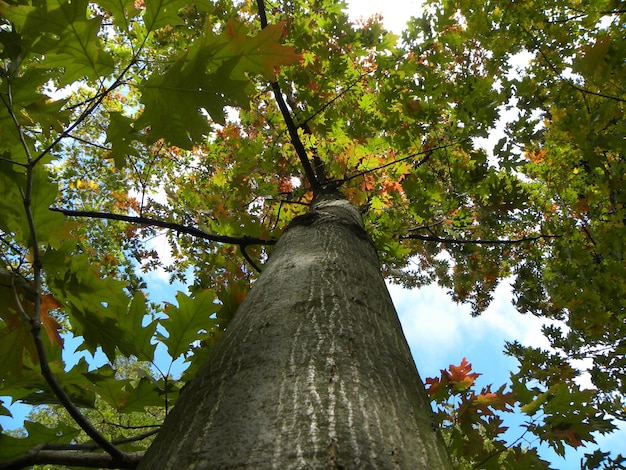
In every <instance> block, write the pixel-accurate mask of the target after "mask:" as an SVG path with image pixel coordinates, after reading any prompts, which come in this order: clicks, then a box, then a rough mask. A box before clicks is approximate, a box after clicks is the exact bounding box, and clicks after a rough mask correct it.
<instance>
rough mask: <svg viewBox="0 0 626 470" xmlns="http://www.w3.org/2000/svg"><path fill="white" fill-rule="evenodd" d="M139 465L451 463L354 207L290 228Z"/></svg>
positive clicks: (336, 201) (337, 207)
mask: <svg viewBox="0 0 626 470" xmlns="http://www.w3.org/2000/svg"><path fill="white" fill-rule="evenodd" d="M140 468H146V469H155V468H158V469H177V470H179V469H235V468H238V469H243V468H248V469H270V468H275V469H281V470H283V469H407V470H415V469H442V468H451V466H450V463H449V459H448V456H447V453H446V449H445V446H444V444H443V441H442V439H441V437H440V435H439V433H438V431H437V430H436V429H434V426H433V420H432V411H431V408H430V403H429V400H428V397H427V396H426V393H425V391H424V387H423V385H422V382H421V380H420V378H419V376H418V373H417V370H416V368H415V364H414V363H413V359H412V357H411V354H410V351H409V348H408V345H407V343H406V340H405V339H404V335H403V333H402V329H401V326H400V322H399V320H398V317H397V314H396V311H395V309H394V307H393V304H392V301H391V298H390V297H389V293H388V291H387V287H386V285H385V283H384V281H383V278H382V275H381V274H380V267H379V263H378V258H377V255H376V251H375V249H374V247H373V245H372V243H371V240H370V238H369V236H368V235H367V234H366V232H365V230H364V227H363V222H362V220H361V217H360V214H359V212H358V211H357V210H356V209H355V208H354V206H352V205H351V204H350V203H349V202H347V201H346V200H345V199H342V198H339V197H338V196H337V195H326V196H322V197H318V198H316V200H315V202H314V204H313V207H312V209H311V211H310V212H309V213H308V214H307V215H305V216H302V217H299V218H296V219H295V220H294V222H293V223H292V224H291V225H290V226H289V228H288V229H287V230H286V231H285V233H284V234H283V236H282V237H281V239H280V240H279V242H278V243H277V245H276V246H275V248H274V250H273V251H272V253H271V256H270V258H269V260H268V262H267V263H266V265H265V268H264V270H263V273H262V274H261V276H260V277H259V279H258V280H257V281H256V282H255V284H254V285H253V287H252V289H251V291H250V293H249V294H248V296H247V298H246V299H245V301H244V302H243V303H242V305H241V306H240V308H239V310H238V312H237V314H236V315H235V317H234V319H233V320H232V322H231V323H230V325H229V327H228V329H227V332H226V333H225V335H224V336H223V338H222V339H221V340H220V342H219V343H218V345H217V346H216V347H215V349H214V351H212V355H211V356H210V358H209V360H208V361H207V363H206V364H205V365H204V367H203V368H202V369H201V370H200V372H199V373H198V376H197V377H196V378H195V379H194V380H193V381H192V382H191V383H190V384H189V385H188V386H187V387H186V388H185V390H184V392H183V393H182V395H181V397H180V399H179V401H178V403H177V405H176V406H175V407H174V410H173V412H172V413H171V414H170V416H169V417H168V418H167V419H166V421H165V424H164V427H163V429H162V430H161V432H160V433H159V435H158V437H157V439H156V441H155V442H154V444H153V445H152V447H151V448H150V449H149V451H148V452H147V454H146V456H145V457H144V459H143V461H142V463H141V466H140Z"/></svg>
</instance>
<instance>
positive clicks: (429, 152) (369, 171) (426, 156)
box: [337, 137, 469, 184]
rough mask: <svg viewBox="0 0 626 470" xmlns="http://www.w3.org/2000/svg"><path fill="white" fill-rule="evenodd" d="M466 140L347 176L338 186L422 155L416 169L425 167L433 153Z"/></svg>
mask: <svg viewBox="0 0 626 470" xmlns="http://www.w3.org/2000/svg"><path fill="white" fill-rule="evenodd" d="M466 140H469V137H467V138H465V139H462V140H459V141H456V142H451V143H449V144H443V145H439V146H437V147H432V148H429V149H427V150H421V151H419V152H415V153H412V154H411V155H408V156H406V157H402V158H397V159H395V160H394V161H392V162H388V163H385V164H384V165H380V166H377V167H375V168H370V169H369V170H363V171H359V172H358V173H355V174H353V175H350V176H346V177H345V178H343V179H342V180H339V181H337V183H338V184H343V183H345V182H346V181H350V180H352V179H354V178H358V177H360V176H363V175H366V174H368V173H372V172H374V171H378V170H382V169H384V168H387V167H389V166H392V165H395V164H396V163H400V162H403V161H405V160H410V159H412V158H415V157H419V156H420V155H425V157H424V158H422V159H421V160H420V161H419V162H417V163H416V164H415V165H414V167H415V168H417V167H419V166H421V165H423V164H424V163H426V162H427V161H428V160H429V159H430V157H431V156H432V154H433V152H434V151H435V150H441V149H445V148H448V147H451V146H452V145H457V144H460V143H462V142H465V141H466Z"/></svg>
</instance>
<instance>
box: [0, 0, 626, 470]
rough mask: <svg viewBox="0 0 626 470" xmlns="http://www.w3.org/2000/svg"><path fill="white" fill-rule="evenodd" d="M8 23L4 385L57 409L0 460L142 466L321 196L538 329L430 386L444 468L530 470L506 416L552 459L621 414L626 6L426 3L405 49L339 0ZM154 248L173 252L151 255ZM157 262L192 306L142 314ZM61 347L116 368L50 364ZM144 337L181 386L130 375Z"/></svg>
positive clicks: (16, 9) (613, 0) (168, 4)
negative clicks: (535, 343)
mask: <svg viewBox="0 0 626 470" xmlns="http://www.w3.org/2000/svg"><path fill="white" fill-rule="evenodd" d="M0 13H1V15H2V16H1V19H0V58H1V59H2V63H1V64H0V99H1V101H2V103H0V191H1V193H2V195H3V197H2V198H0V246H1V250H0V256H1V258H2V263H1V264H0V364H2V370H1V374H2V377H1V378H2V380H1V382H0V395H2V396H7V397H10V398H11V400H12V401H18V402H22V403H27V404H32V405H34V406H35V405H45V406H52V407H57V406H59V405H60V406H62V407H63V408H64V409H65V410H66V411H67V413H68V414H69V417H68V418H62V417H59V418H58V419H54V420H50V418H49V417H47V416H46V415H45V413H43V414H41V413H40V414H37V413H36V414H34V415H33V416H32V420H29V421H27V422H26V423H25V433H23V435H21V436H16V435H12V434H11V433H8V432H5V433H3V434H0V467H2V463H1V462H9V465H11V462H13V463H15V462H19V459H25V458H26V459H31V460H24V461H25V462H29V464H33V463H55V462H60V461H57V460H54V458H56V457H54V455H61V454H62V453H63V452H65V451H68V450H70V451H72V452H73V455H76V454H75V452H74V450H82V451H84V454H83V455H82V456H81V458H83V459H87V458H88V457H89V456H90V455H91V456H93V455H96V454H94V452H93V451H94V449H97V448H101V449H104V450H105V451H106V452H107V453H108V455H110V456H112V461H115V460H116V458H118V457H119V456H120V455H121V453H122V452H125V453H126V454H124V455H126V462H127V463H128V464H129V465H133V462H134V463H136V460H137V459H139V458H140V452H141V451H142V450H144V449H145V448H146V447H147V446H148V445H149V442H150V439H149V437H150V435H152V434H153V432H152V428H149V427H148V426H152V425H156V424H158V422H159V421H160V419H161V418H162V416H163V415H164V414H166V413H167V411H168V410H169V409H170V408H171V407H172V406H173V405H174V404H175V400H176V397H177V395H178V392H179V390H180V388H181V387H182V386H183V384H184V382H186V381H188V380H190V379H191V378H192V377H193V374H194V373H195V371H196V370H197V367H198V366H199V364H200V363H201V362H202V361H203V359H204V358H205V357H206V355H207V353H208V352H209V351H210V349H211V346H212V345H213V344H214V343H215V342H216V341H219V338H220V335H221V334H222V332H223V331H224V329H225V328H226V326H227V324H228V321H229V319H230V318H231V317H232V316H233V315H234V313H235V311H236V309H237V306H238V305H239V304H240V303H241V301H242V299H243V298H244V297H245V295H246V292H247V290H248V289H249V287H250V286H251V285H252V284H253V283H254V280H255V278H256V276H257V275H258V271H260V270H261V269H262V266H263V262H264V260H265V259H266V257H267V255H268V253H269V252H271V247H272V245H273V244H274V243H275V241H276V239H277V238H278V237H279V236H280V234H281V232H282V231H283V230H284V228H285V226H286V225H287V224H288V223H289V222H290V221H291V220H292V219H293V218H294V217H295V216H298V215H301V214H303V213H305V212H306V211H307V207H308V205H309V203H310V202H311V199H312V196H313V194H314V193H315V192H317V191H319V190H320V189H321V188H339V189H340V190H341V191H342V192H343V193H344V194H345V195H346V197H347V198H348V199H349V200H350V201H351V202H352V203H353V204H355V205H356V206H357V207H359V208H360V210H361V213H362V214H363V217H364V221H365V224H366V228H367V230H368V232H369V234H370V235H371V236H372V238H373V240H374V243H375V245H376V248H377V250H378V253H379V257H380V261H381V263H382V267H383V272H384V274H385V275H386V276H387V277H388V278H389V279H391V280H393V281H395V282H399V283H401V284H402V285H404V286H407V287H419V286H422V285H425V284H428V283H433V282H436V283H438V284H439V285H441V286H443V287H445V288H447V289H448V290H449V292H450V294H451V296H452V298H453V299H454V300H455V301H458V302H467V303H469V304H471V306H472V309H473V312H474V314H476V315H479V314H480V313H481V312H482V311H484V310H485V308H486V307H487V306H488V305H489V303H490V301H491V300H492V296H493V292H494V289H495V288H496V286H497V285H498V283H499V282H501V281H502V280H504V279H513V291H514V296H515V299H514V302H515V306H516V308H517V309H518V310H519V312H521V313H525V314H532V315H536V316H539V317H541V318H545V319H546V320H549V321H550V323H549V326H546V327H545V328H544V334H545V335H546V337H547V338H548V340H549V341H550V344H551V348H550V349H546V350H542V349H534V348H529V347H525V346H523V345H521V344H519V343H516V342H513V343H510V344H507V345H506V352H507V354H510V355H512V356H513V357H515V358H517V359H518V361H519V369H518V370H517V371H514V372H513V373H512V375H511V380H510V383H509V384H508V387H507V385H504V386H502V387H501V388H499V389H497V390H495V391H493V390H491V389H490V388H487V389H484V390H481V391H477V390H474V389H473V384H474V379H475V373H474V372H472V371H471V366H470V365H469V364H468V363H466V362H463V363H461V364H460V365H458V366H454V367H451V368H449V369H445V366H446V365H445V364H442V365H441V366H442V368H443V369H444V370H443V371H442V375H441V376H440V377H438V378H433V379H429V380H428V381H427V383H428V390H429V393H430V394H431V398H432V399H433V400H434V402H435V404H436V406H437V410H438V417H439V419H440V424H441V425H442V426H443V429H444V434H445V435H446V436H447V442H448V443H449V446H450V449H451V452H452V455H453V456H454V458H455V459H456V460H457V461H458V462H459V463H462V464H463V465H467V466H468V468H471V467H472V466H473V465H481V466H482V467H481V468H491V467H489V466H490V465H492V466H493V467H494V468H496V467H497V468H500V467H499V466H505V465H508V466H509V467H511V468H525V467H523V466H521V465H526V466H527V467H528V468H537V467H536V466H535V467H533V465H544V466H545V465H546V464H545V462H543V463H542V462H541V460H540V459H539V458H538V457H537V455H536V452H535V451H533V450H527V449H524V448H523V447H522V446H521V445H520V444H519V443H514V444H513V445H511V444H507V443H506V442H504V441H503V440H502V437H501V434H502V432H503V429H502V426H501V418H500V414H501V413H503V412H505V411H507V410H511V409H512V407H513V406H519V407H520V412H521V413H523V414H525V415H526V416H527V418H528V420H527V425H526V426H527V430H528V432H529V433H532V434H534V435H536V436H537V437H539V438H540V439H541V440H542V441H545V442H547V443H548V444H549V445H550V446H551V447H553V448H554V449H555V450H556V451H557V452H558V453H561V454H562V453H563V452H564V449H565V447H566V446H571V447H578V446H582V445H585V444H587V443H590V442H593V441H594V435H593V433H608V432H611V431H612V430H614V429H615V428H616V426H617V425H618V424H619V423H620V422H623V421H624V420H625V419H626V415H625V411H624V410H625V409H626V396H625V395H626V375H625V373H626V369H625V364H626V322H625V316H626V311H625V303H626V302H625V299H626V263H625V252H626V189H625V188H626V184H625V181H624V180H625V176H626V160H625V158H626V148H625V146H626V136H625V134H626V120H625V119H624V114H625V112H624V111H625V110H624V103H625V101H626V83H625V79H626V70H625V59H626V38H624V34H623V31H624V26H625V25H624V22H625V18H626V16H625V14H626V10H624V8H623V5H622V3H621V2H620V1H618V0H593V1H585V0H582V1H578V2H571V1H570V2H566V1H564V0H550V1H548V0H545V1H543V2H541V1H528V2H518V1H509V0H507V1H504V0H490V1H486V2H474V1H469V0H455V1H452V0H450V1H448V0H432V1H429V2H427V3H426V4H425V5H424V8H423V15H422V16H421V17H419V18H412V19H410V20H409V22H408V24H407V27H406V29H405V31H404V32H403V33H402V35H401V37H398V36H396V35H394V34H392V33H390V32H388V31H386V30H385V28H384V26H383V24H382V22H381V19H380V18H377V17H373V18H370V19H366V20H363V21H360V22H357V23H354V22H351V21H350V19H349V18H348V16H347V14H346V13H345V8H344V4H343V2H337V1H334V0H333V1H331V0H292V1H276V2H263V1H261V0H259V1H258V2H252V1H249V0H247V1H229V0H218V1H213V2H209V1H201V0H197V1H186V0H161V1H146V2H144V1H142V0H137V1H129V0H96V1H89V0H71V1H61V0H55V1H53V0H38V1H33V2H28V1H26V0H24V1H21V0H5V1H0ZM496 132H500V133H501V134H502V137H501V139H500V140H499V141H498V142H497V143H495V144H493V143H492V142H493V140H492V139H488V138H489V137H490V136H492V135H494V133H496ZM164 232H165V233H166V234H167V239H168V242H169V249H170V252H171V253H170V254H171V256H167V257H166V256H163V253H160V252H158V251H156V250H155V249H154V248H153V247H151V245H150V244H149V243H148V241H149V240H150V239H151V238H152V237H154V236H156V235H158V234H161V233H164ZM157 268H159V269H165V270H166V271H167V272H168V273H169V274H170V276H171V279H172V280H174V279H178V280H182V281H184V282H186V283H187V284H188V285H189V286H190V293H189V294H188V295H187V294H183V293H179V294H178V295H177V297H176V304H165V305H160V304H157V303H155V302H152V301H150V298H149V296H148V289H149V286H148V285H146V282H145V280H144V279H143V277H142V274H143V273H146V272H149V271H151V270H154V269H157ZM72 337H75V338H79V339H80V342H81V346H80V349H81V350H84V351H88V352H89V353H95V352H96V351H102V352H103V353H104V354H105V355H106V357H107V358H108V360H109V363H108V364H106V365H104V366H102V367H100V368H98V369H96V370H90V368H89V364H88V363H87V362H86V361H85V360H83V359H81V360H80V361H78V362H75V361H74V362H72V361H68V355H67V354H64V342H67V341H68V339H69V338H72ZM157 345H162V347H164V348H166V350H167V352H168V354H169V355H170V356H171V357H172V359H173V360H175V359H178V358H181V357H182V358H184V359H185V361H186V363H187V364H188V368H187V369H186V371H185V373H184V375H183V377H182V378H181V379H180V380H178V379H179V378H178V377H170V376H169V375H168V372H167V371H160V370H157V369H155V368H154V367H152V368H151V367H149V366H146V365H145V364H150V362H152V361H153V360H154V356H155V350H156V348H157ZM583 375H584V376H588V377H590V379H591V382H592V384H593V387H592V388H590V389H583V388H581V386H580V385H579V378H580V377H581V376H583ZM174 379H176V380H174ZM0 413H2V414H5V415H6V414H9V413H10V412H9V410H8V408H6V407H3V406H1V405H0ZM98 413H99V414H98ZM85 416H90V417H91V418H92V420H91V421H89V420H88V419H86V418H85ZM95 416H105V417H106V418H105V419H104V420H98V419H93V418H94V417H95ZM109 419H110V420H118V421H119V422H120V423H121V422H124V423H125V424H126V425H125V427H111V426H110V425H107V426H99V425H98V423H99V422H100V421H106V422H107V423H108V422H109V421H108V420H109ZM140 425H141V426H143V425H145V426H146V428H143V429H140V430H139V431H137V430H131V429H130V428H131V427H133V426H140ZM135 434H141V435H139V436H138V437H133V436H135ZM139 438H142V439H139ZM120 449H121V450H120ZM55 452H57V454H55ZM97 455H100V454H97ZM102 455H104V454H102ZM32 459H40V460H32ZM46 459H47V460H46ZM623 460H624V459H623V457H621V456H615V455H609V454H606V453H604V452H602V451H601V450H598V451H595V452H594V453H591V454H589V456H588V459H587V460H586V462H585V465H586V467H585V468H601V466H602V465H605V466H606V468H617V467H616V466H617V465H619V464H620V462H623ZM78 462H79V461H77V463H76V464H80V465H88V463H85V462H86V460H85V461H83V463H82V464H81V463H78ZM64 463H65V464H66V463H67V462H66V461H64ZM16 465H17V464H16ZM611 465H613V466H615V467H611ZM96 466H105V465H104V464H103V463H102V461H98V462H97V464H96ZM9 468H10V467H9Z"/></svg>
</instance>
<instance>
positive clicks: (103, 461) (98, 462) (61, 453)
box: [0, 446, 144, 470]
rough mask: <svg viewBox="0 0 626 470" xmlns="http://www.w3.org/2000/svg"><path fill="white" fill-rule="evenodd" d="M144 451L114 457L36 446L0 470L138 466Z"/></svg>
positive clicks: (124, 453) (2, 464)
mask: <svg viewBox="0 0 626 470" xmlns="http://www.w3.org/2000/svg"><path fill="white" fill-rule="evenodd" d="M143 454H144V453H143V452H123V459H122V460H117V459H114V458H113V457H112V456H110V455H109V454H105V453H102V452H76V451H74V450H49V449H45V448H42V446H38V447H34V448H33V449H31V450H29V451H28V452H27V453H26V454H24V455H22V456H20V457H17V458H15V459H13V460H9V461H7V462H1V463H0V470H18V469H21V468H26V467H30V466H32V465H45V464H49V465H66V466H80V467H91V468H137V466H138V465H139V462H141V459H142V457H143Z"/></svg>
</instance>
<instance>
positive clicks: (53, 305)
mask: <svg viewBox="0 0 626 470" xmlns="http://www.w3.org/2000/svg"><path fill="white" fill-rule="evenodd" d="M62 307H63V304H62V303H61V302H59V301H58V300H57V299H55V298H54V297H53V296H52V295H51V294H44V295H42V296H41V313H40V317H39V319H40V321H41V323H42V325H43V326H44V328H45V329H46V333H47V334H48V338H49V339H50V342H51V343H56V344H57V345H58V346H60V347H62V346H63V338H61V335H60V334H59V330H60V329H61V325H60V324H59V322H58V321H56V320H55V319H54V317H52V316H51V315H50V314H49V313H48V311H49V310H54V309H57V308H62Z"/></svg>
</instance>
